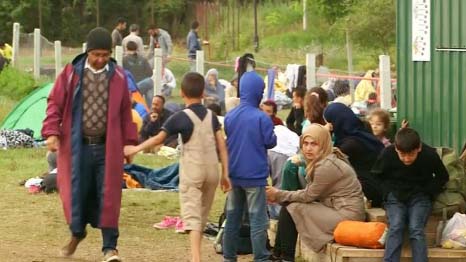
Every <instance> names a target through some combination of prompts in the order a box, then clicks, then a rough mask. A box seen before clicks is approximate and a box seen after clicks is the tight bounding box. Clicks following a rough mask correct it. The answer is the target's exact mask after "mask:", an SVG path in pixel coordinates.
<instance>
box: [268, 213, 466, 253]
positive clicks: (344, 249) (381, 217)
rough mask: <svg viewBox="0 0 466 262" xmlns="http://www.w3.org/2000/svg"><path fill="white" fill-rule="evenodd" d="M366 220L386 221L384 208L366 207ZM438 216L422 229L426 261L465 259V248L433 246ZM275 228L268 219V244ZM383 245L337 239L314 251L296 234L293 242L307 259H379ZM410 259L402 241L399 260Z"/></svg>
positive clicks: (431, 218)
mask: <svg viewBox="0 0 466 262" xmlns="http://www.w3.org/2000/svg"><path fill="white" fill-rule="evenodd" d="M366 218H367V221H377V222H385V223H386V216H385V210H383V209H381V208H371V209H368V210H366ZM439 221H440V218H439V217H436V216H431V217H429V220H428V222H427V225H426V228H425V232H426V237H427V243H428V245H429V249H428V252H429V262H460V261H461V262H463V261H466V250H453V249H442V248H437V247H435V235H436V230H437V225H438V222H439ZM276 230H277V221H276V220H271V221H270V226H269V230H268V233H269V239H270V242H271V245H272V246H273V245H274V241H275V232H276ZM383 255H384V249H365V248H357V247H350V246H342V245H339V244H336V243H329V244H327V246H326V248H325V250H324V251H323V252H321V253H315V252H314V251H312V250H310V249H309V248H307V247H306V246H304V244H302V242H301V241H300V240H299V238H298V243H297V245H296V256H297V257H301V258H302V259H304V260H305V261H308V262H380V261H382V259H383ZM411 260H412V255H411V248H410V247H409V241H407V235H406V239H405V241H404V245H403V250H402V252H401V260H400V261H401V262H408V261H411Z"/></svg>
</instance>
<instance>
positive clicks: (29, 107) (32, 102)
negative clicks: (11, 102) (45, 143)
mask: <svg viewBox="0 0 466 262" xmlns="http://www.w3.org/2000/svg"><path fill="white" fill-rule="evenodd" d="M52 87H53V84H52V83H49V84H45V85H43V86H41V87H38V88H36V89H35V90H34V91H32V92H31V93H30V94H29V95H27V96H26V97H24V98H23V99H22V100H21V101H20V102H19V103H18V104H17V105H16V106H15V107H14V108H13V109H12V110H11V111H10V113H9V114H8V115H7V117H6V118H5V119H4V120H3V122H2V124H1V126H0V129H26V128H29V129H31V130H33V131H34V138H35V139H41V138H42V136H41V134H40V130H41V129H42V121H43V120H44V118H45V110H46V108H47V97H48V96H49V93H50V90H52Z"/></svg>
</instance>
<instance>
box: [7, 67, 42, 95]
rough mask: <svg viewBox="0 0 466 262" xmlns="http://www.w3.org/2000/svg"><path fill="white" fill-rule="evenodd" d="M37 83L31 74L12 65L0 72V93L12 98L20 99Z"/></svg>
mask: <svg viewBox="0 0 466 262" xmlns="http://www.w3.org/2000/svg"><path fill="white" fill-rule="evenodd" d="M37 85H38V83H37V82H36V81H35V80H34V78H33V77H32V75H31V74H29V73H26V72H22V71H20V70H17V69H15V68H12V67H7V68H4V69H3V71H2V72H0V95H2V96H5V97H8V98H10V99H13V100H20V99H21V98H23V97H24V96H26V95H27V94H28V93H29V92H31V91H32V90H33V89H34V88H35V87H36V86H37Z"/></svg>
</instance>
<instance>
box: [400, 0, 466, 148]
mask: <svg viewBox="0 0 466 262" xmlns="http://www.w3.org/2000/svg"><path fill="white" fill-rule="evenodd" d="M412 1H414V0H397V79H398V80H397V98H398V106H397V107H398V108H397V109H398V115H397V119H398V123H400V122H401V121H402V120H403V119H404V118H406V119H407V120H408V121H409V122H410V126H411V127H412V128H414V129H416V130H417V131H418V132H419V133H420V135H421V139H422V140H423V141H424V142H426V143H427V144H430V145H432V146H447V147H453V148H455V149H456V150H457V152H458V151H459V150H461V148H462V146H463V144H464V143H465V142H466V119H465V117H466V111H465V110H466V105H465V103H464V102H465V101H466V99H465V96H466V1H465V0H425V1H430V4H431V9H430V28H431V30H430V40H431V41H430V53H431V56H430V61H427V62H413V61H412V47H413V41H412V15H413V12H412Z"/></svg>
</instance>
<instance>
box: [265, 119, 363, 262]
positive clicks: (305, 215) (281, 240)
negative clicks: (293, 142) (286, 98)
mask: <svg viewBox="0 0 466 262" xmlns="http://www.w3.org/2000/svg"><path fill="white" fill-rule="evenodd" d="M300 144H301V150H302V154H303V158H304V161H305V162H306V163H307V164H306V169H305V172H306V174H305V178H304V179H305V181H306V185H305V187H304V189H302V190H297V191H287V190H278V189H276V188H274V187H267V200H268V201H270V202H278V203H281V204H283V207H282V209H281V211H280V215H279V220H278V229H277V235H276V241H275V248H274V257H278V258H280V259H282V260H281V261H294V257H295V250H296V240H297V237H298V233H299V235H300V238H301V241H302V242H303V244H304V245H306V246H307V247H308V248H310V249H311V250H313V251H315V252H319V251H321V250H322V249H323V248H324V247H325V245H326V244H327V243H328V242H330V241H332V239H333V230H334V229H335V227H336V226H337V225H338V223H340V222H341V221H343V220H357V221H363V220H364V218H365V210H364V196H363V193H362V190H361V185H360V183H359V181H358V179H357V176H356V173H355V172H354V170H353V168H352V167H351V165H350V164H349V162H348V160H347V158H346V156H345V155H344V154H342V153H341V151H339V150H338V149H336V148H332V140H331V136H330V133H329V131H328V130H327V129H326V128H325V127H323V126H321V125H319V124H311V125H309V126H308V127H306V128H305V129H304V131H303V134H302V136H301V143H300ZM295 172H297V170H295ZM292 175H294V176H302V175H301V174H296V173H295V174H292ZM284 180H285V177H284ZM299 187H300V186H299ZM274 259H275V258H274Z"/></svg>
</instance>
